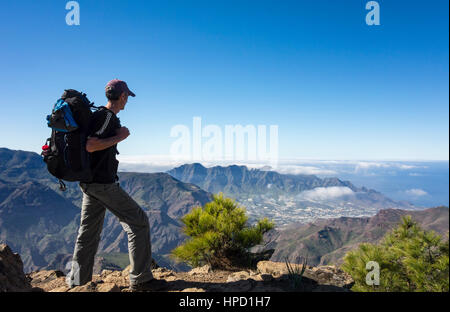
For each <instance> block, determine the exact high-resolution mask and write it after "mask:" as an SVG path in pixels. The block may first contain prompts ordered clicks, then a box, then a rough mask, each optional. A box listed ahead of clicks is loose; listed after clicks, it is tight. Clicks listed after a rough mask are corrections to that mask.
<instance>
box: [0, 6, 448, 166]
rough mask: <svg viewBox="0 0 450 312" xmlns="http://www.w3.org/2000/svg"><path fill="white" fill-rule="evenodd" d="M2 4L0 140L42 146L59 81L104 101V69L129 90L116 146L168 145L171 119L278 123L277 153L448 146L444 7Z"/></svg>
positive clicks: (391, 155) (404, 154) (442, 156)
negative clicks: (69, 16) (72, 22)
mask: <svg viewBox="0 0 450 312" xmlns="http://www.w3.org/2000/svg"><path fill="white" fill-rule="evenodd" d="M66 2H67V1H55V0H47V1H44V0H40V1H3V2H2V3H1V10H0V25H1V27H0V38H1V41H0V46H1V48H0V73H1V75H0V93H1V97H2V98H1V100H0V103H1V104H0V105H1V114H0V133H1V138H0V146H1V147H8V148H12V149H23V150H32V151H39V149H40V146H41V145H42V144H43V143H44V140H45V138H47V137H48V135H49V130H48V128H47V127H46V123H45V116H46V115H47V114H48V113H49V111H50V110H51V107H52V105H53V104H54V102H56V99H57V98H58V97H59V96H60V95H61V93H62V91H63V90H64V89H65V88H75V89H79V90H83V91H84V92H86V93H87V94H88V95H89V97H90V98H91V100H94V101H95V102H96V104H105V97H104V86H105V84H106V82H107V81H108V80H110V79H112V78H116V77H117V78H120V79H123V80H125V81H127V82H128V84H129V86H130V88H131V89H132V90H133V91H134V92H135V93H136V94H137V97H136V98H130V101H129V104H128V107H127V110H126V111H124V112H121V113H120V114H119V117H120V118H121V121H122V124H123V125H126V126H127V127H128V128H129V129H130V130H131V133H132V135H131V136H130V137H129V139H128V140H127V141H124V142H123V143H121V146H120V148H119V150H120V151H121V153H122V154H123V155H136V154H139V155H142V154H149V155H150V154H168V152H169V148H170V144H171V143H172V142H173V139H171V138H170V137H169V133H170V129H171V127H172V126H174V125H176V124H185V125H188V126H189V127H192V118H193V117H194V116H200V117H202V121H203V124H217V125H219V126H221V127H224V126H225V125H226V124H243V125H246V124H253V125H260V124H263V125H271V124H276V125H278V126H279V144H280V146H279V153H280V157H282V158H296V157H299V158H318V159H430V160H437V159H439V160H447V159H448V155H449V134H448V131H449V87H448V83H449V63H448V60H449V41H448V36H449V19H448V12H449V7H448V6H449V3H448V1H447V0H442V1H406V0H404V1H403V0H395V1H394V0H389V1H378V2H379V4H380V7H381V25H380V26H372V27H369V26H367V25H366V24H365V15H366V13H367V11H366V10H365V4H366V2H367V1H363V0H345V1H344V0H340V1H321V0H319V1H317V0H314V1H313V0H310V1H300V0H296V1H230V0H227V1H93V0H89V1H88V0H80V1H78V2H79V4H80V7H81V25H80V26H67V25H66V23H65V15H66V13H67V11H66V10H65V4H66Z"/></svg>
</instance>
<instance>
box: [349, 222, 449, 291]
mask: <svg viewBox="0 0 450 312" xmlns="http://www.w3.org/2000/svg"><path fill="white" fill-rule="evenodd" d="M369 261H375V262H377V263H378V264H379V270H380V274H379V285H367V283H366V275H367V274H368V272H369V270H367V269H366V264H367V263H368V262H369ZM342 269H343V270H344V271H346V272H347V273H349V274H350V275H351V276H352V277H353V279H354V280H355V285H354V286H353V288H352V290H355V291H386V292H400V291H408V292H412V291H423V292H430V291H438V292H441V291H449V245H448V241H443V240H442V238H441V237H440V236H439V235H437V234H435V233H434V232H433V231H424V230H422V229H421V228H420V227H419V225H418V224H417V223H416V222H414V221H413V220H412V219H411V217H410V216H407V217H404V218H403V219H402V222H401V224H400V225H399V226H398V227H397V228H396V229H394V230H392V231H391V232H389V233H387V234H386V236H385V237H384V238H383V239H382V241H381V242H380V243H379V244H377V245H375V244H368V243H364V244H361V245H360V246H359V247H358V249H356V250H354V251H350V252H349V253H347V254H346V256H345V257H344V263H343V265H342Z"/></svg>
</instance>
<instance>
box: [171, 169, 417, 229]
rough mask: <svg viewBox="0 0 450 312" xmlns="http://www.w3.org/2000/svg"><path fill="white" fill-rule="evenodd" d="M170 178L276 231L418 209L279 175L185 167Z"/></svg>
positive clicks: (361, 190)
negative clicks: (221, 198)
mask: <svg viewBox="0 0 450 312" xmlns="http://www.w3.org/2000/svg"><path fill="white" fill-rule="evenodd" d="M167 173H169V174H170V175H172V176H173V177H175V178H177V179H179V180H181V181H183V182H186V183H193V184H196V185H198V186H200V187H201V188H203V189H204V190H206V191H208V192H211V193H218V192H223V193H224V194H225V195H226V196H229V197H232V198H234V199H236V200H237V201H238V202H239V203H240V204H241V205H243V206H245V207H246V208H247V211H248V213H249V215H250V216H251V219H252V220H255V219H258V218H260V217H269V218H271V219H273V220H274V221H275V223H276V225H277V226H286V225H287V224H289V223H292V222H303V223H307V222H311V221H313V220H315V219H316V218H334V217H340V216H349V217H357V216H371V215H374V214H376V213H377V212H378V211H379V210H381V209H387V208H398V209H418V207H415V206H413V205H412V204H410V203H408V202H404V201H394V200H391V199H390V198H387V197H386V196H384V195H383V194H381V193H379V192H377V191H375V190H371V189H367V188H365V187H356V186H355V185H353V184H352V183H351V182H350V181H342V180H340V179H338V178H336V177H330V178H319V177H317V176H315V175H302V174H299V175H294V174H281V173H278V172H275V171H266V170H261V169H249V168H247V167H246V166H236V165H232V166H227V167H222V166H214V167H209V168H206V167H204V166H203V165H201V164H199V163H193V164H185V165H182V166H179V167H177V168H173V169H171V170H169V171H167Z"/></svg>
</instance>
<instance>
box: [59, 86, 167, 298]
mask: <svg viewBox="0 0 450 312" xmlns="http://www.w3.org/2000/svg"><path fill="white" fill-rule="evenodd" d="M130 95H131V96H133V97H134V96H135V94H134V93H133V92H131V91H130V89H128V86H127V84H126V83H125V82H124V81H121V80H117V79H114V80H111V81H110V82H108V84H107V85H106V97H107V99H108V103H107V104H106V106H104V107H101V108H100V109H99V110H98V111H96V112H94V114H93V116H92V119H91V122H90V126H89V136H88V139H87V142H86V150H87V151H88V152H89V153H91V154H90V155H91V169H92V171H93V174H94V178H93V181H92V183H80V188H81V190H82V192H83V205H82V209H81V222H80V229H79V231H78V237H77V240H76V244H75V250H74V254H73V262H72V271H71V273H70V274H69V276H68V278H67V283H68V285H69V286H70V287H74V286H77V285H83V284H86V283H87V282H89V281H91V279H92V270H93V266H94V257H95V254H96V252H97V248H98V244H99V242H100V234H101V231H102V227H103V219H104V216H105V212H106V209H108V210H109V211H111V212H112V213H113V214H114V215H115V216H116V217H117V218H118V219H119V221H120V223H121V225H122V227H123V229H124V230H125V231H126V233H127V234H128V251H129V257H130V264H131V269H130V289H131V290H132V291H145V290H156V289H160V288H162V287H164V281H163V280H156V279H154V278H153V275H152V272H151V259H152V258H151V245H150V226H149V222H148V218H147V215H146V214H145V213H144V211H143V210H142V209H141V208H140V207H139V205H138V204H137V203H136V202H135V201H134V200H133V199H132V198H131V197H130V196H129V195H128V194H127V193H126V192H125V191H124V190H123V189H122V188H121V187H120V185H119V183H118V182H117V180H118V177H117V167H118V163H119V162H118V161H117V160H116V154H117V153H118V152H117V143H119V142H121V141H123V140H125V139H126V138H127V137H128V136H129V135H130V132H129V131H128V129H127V128H126V127H122V126H121V125H120V121H119V119H118V118H117V117H116V114H117V113H119V112H120V111H121V110H123V109H124V108H125V105H126V104H127V101H128V96H130Z"/></svg>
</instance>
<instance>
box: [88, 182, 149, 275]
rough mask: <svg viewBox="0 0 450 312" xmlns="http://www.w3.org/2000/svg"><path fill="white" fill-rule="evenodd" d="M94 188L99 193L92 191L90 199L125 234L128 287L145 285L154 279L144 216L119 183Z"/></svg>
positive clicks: (147, 224)
mask: <svg viewBox="0 0 450 312" xmlns="http://www.w3.org/2000/svg"><path fill="white" fill-rule="evenodd" d="M97 186H98V188H99V191H98V192H94V191H93V193H92V195H94V193H95V195H94V196H96V198H97V199H98V200H99V201H101V202H102V203H103V204H104V205H105V206H106V208H107V209H108V210H110V211H111V212H112V213H113V214H114V215H115V216H116V217H117V218H118V219H119V221H120V223H121V225H122V227H123V229H124V230H125V231H126V232H127V234H128V251H129V256H130V265H131V269H130V283H131V284H138V283H144V282H146V281H149V280H151V279H153V275H152V271H151V259H152V255H151V241H150V225H149V222H148V217H147V215H146V214H145V212H144V211H143V210H142V208H141V207H140V206H139V205H138V204H137V203H136V202H135V201H134V200H133V199H132V198H131V196H130V195H128V194H127V192H125V191H124V190H123V189H122V188H121V187H120V185H119V184H118V183H112V184H98V185H97ZM93 189H95V188H93Z"/></svg>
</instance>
